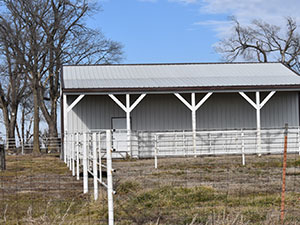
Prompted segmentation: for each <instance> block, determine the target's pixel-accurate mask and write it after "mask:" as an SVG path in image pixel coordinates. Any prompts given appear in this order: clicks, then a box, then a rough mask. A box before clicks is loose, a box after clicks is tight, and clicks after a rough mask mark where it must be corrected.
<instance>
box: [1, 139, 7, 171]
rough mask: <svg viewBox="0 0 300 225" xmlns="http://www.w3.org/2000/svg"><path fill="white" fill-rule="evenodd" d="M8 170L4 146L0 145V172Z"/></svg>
mask: <svg viewBox="0 0 300 225" xmlns="http://www.w3.org/2000/svg"><path fill="white" fill-rule="evenodd" d="M3 170H6V162H5V150H4V145H0V171H3Z"/></svg>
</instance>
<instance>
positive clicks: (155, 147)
mask: <svg viewBox="0 0 300 225" xmlns="http://www.w3.org/2000/svg"><path fill="white" fill-rule="evenodd" d="M154 141H155V142H154V168H155V169H157V134H155V136H154Z"/></svg>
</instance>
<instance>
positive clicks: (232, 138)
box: [64, 127, 300, 224]
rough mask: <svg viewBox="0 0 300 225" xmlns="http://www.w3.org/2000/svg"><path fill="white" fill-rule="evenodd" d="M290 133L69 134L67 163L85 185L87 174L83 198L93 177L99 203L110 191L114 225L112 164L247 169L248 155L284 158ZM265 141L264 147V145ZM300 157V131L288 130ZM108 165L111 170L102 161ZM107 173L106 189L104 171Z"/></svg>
mask: <svg viewBox="0 0 300 225" xmlns="http://www.w3.org/2000/svg"><path fill="white" fill-rule="evenodd" d="M284 131H285V130H284V128H277V129H261V130H260V131H259V132H257V131H256V130H224V131H197V132H196V133H194V132H191V131H172V132H144V131H131V132H130V137H129V138H128V132H127V131H126V130H117V131H111V130H106V131H103V130H95V131H89V132H87V133H80V132H77V133H71V134H67V133H66V134H65V141H64V149H65V151H64V161H65V162H66V163H67V165H68V166H69V168H70V170H72V174H73V176H77V179H78V180H79V179H80V167H81V166H82V171H83V192H84V193H87V192H88V189H89V186H88V173H90V174H91V175H92V176H93V184H94V198H95V200H96V199H97V198H98V183H100V184H101V185H103V186H104V187H106V188H107V192H108V206H109V221H110V222H109V224H113V194H114V193H115V192H114V191H113V183H112V172H113V171H114V170H113V169H112V158H126V157H129V156H130V157H135V158H154V159H155V168H157V164H158V158H159V157H182V156H195V157H196V156H200V155H229V154H230V155H233V154H239V155H241V159H242V160H241V162H242V163H243V164H245V156H246V155H247V154H278V153H282V152H283V146H284ZM258 140H259V141H258ZM295 152H297V153H298V152H300V129H299V128H298V127H297V128H289V129H288V153H295ZM104 158H105V159H106V165H105V164H103V163H102V160H104ZM103 168H105V169H106V172H107V179H106V183H105V182H104V180H103V177H102V169H103Z"/></svg>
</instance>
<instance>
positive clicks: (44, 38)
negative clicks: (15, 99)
mask: <svg viewBox="0 0 300 225" xmlns="http://www.w3.org/2000/svg"><path fill="white" fill-rule="evenodd" d="M2 2H3V3H4V6H5V10H6V11H5V12H6V13H5V14H4V15H2V16H0V19H1V23H2V26H1V27H0V28H1V30H0V32H2V33H3V34H4V33H7V34H8V39H9V40H11V41H10V43H9V45H10V47H11V48H12V49H13V50H14V53H15V54H16V58H17V62H18V63H19V64H20V65H21V67H22V68H23V69H24V73H25V74H26V77H27V79H28V81H30V85H31V90H32V95H33V102H34V129H33V130H34V131H33V136H34V148H33V149H34V152H35V153H38V152H39V121H40V117H39V111H40V110H41V111H42V112H43V115H44V118H45V119H46V121H47V123H48V126H49V133H50V135H51V136H54V137H57V104H58V98H59V96H60V94H59V90H60V83H59V73H60V68H61V66H62V64H69V63H73V64H78V63H93V62H97V63H101V62H102V63H112V62H118V61H119V60H121V57H122V46H121V45H120V44H119V43H117V42H114V41H111V40H108V39H106V38H105V37H104V36H103V35H102V34H101V32H99V31H96V30H93V29H90V28H88V27H87V26H86V24H85V23H84V19H85V18H86V17H87V16H89V15H90V13H92V12H93V10H96V9H97V8H96V7H95V5H94V4H91V3H89V1H85V0H2Z"/></svg>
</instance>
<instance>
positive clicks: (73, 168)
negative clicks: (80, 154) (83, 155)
mask: <svg viewBox="0 0 300 225" xmlns="http://www.w3.org/2000/svg"><path fill="white" fill-rule="evenodd" d="M75 148H76V141H75V133H73V134H72V176H73V177H74V176H75Z"/></svg>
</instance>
